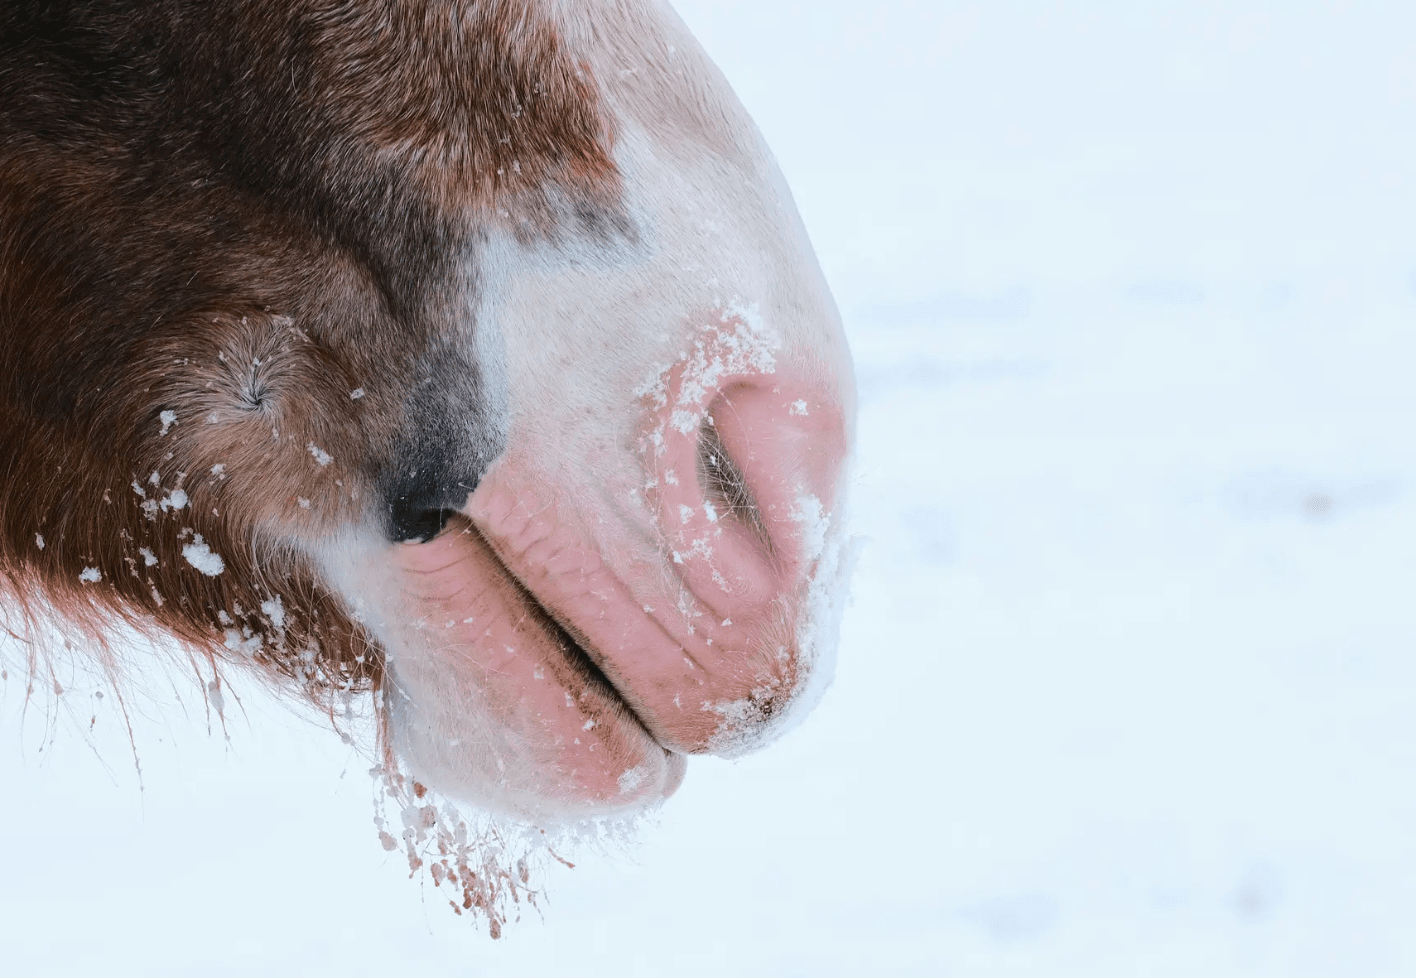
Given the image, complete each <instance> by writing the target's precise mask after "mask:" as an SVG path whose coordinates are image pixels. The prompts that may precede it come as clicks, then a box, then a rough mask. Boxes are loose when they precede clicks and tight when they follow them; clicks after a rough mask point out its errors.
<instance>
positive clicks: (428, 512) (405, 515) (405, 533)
mask: <svg viewBox="0 0 1416 978" xmlns="http://www.w3.org/2000/svg"><path fill="white" fill-rule="evenodd" d="M388 510H389V514H388V515H389V519H388V536H389V539H390V540H392V541H393V542H394V543H427V542H428V541H429V540H431V539H432V538H433V537H435V536H437V535H438V534H439V533H441V532H442V531H443V527H445V526H447V521H448V518H449V517H451V516H452V514H453V512H454V511H453V510H450V509H427V508H426V507H422V506H415V505H413V504H412V503H410V502H409V501H408V500H406V499H400V500H397V501H396V502H393V503H390V504H389V507H388Z"/></svg>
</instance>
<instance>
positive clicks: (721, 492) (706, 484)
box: [698, 414, 772, 552]
mask: <svg viewBox="0 0 1416 978" xmlns="http://www.w3.org/2000/svg"><path fill="white" fill-rule="evenodd" d="M698 484H699V485H700V486H702V487H703V494H704V496H705V497H706V501H707V502H708V504H709V505H710V506H713V507H714V509H715V513H714V516H715V517H716V518H719V519H721V518H727V519H731V520H735V521H736V522H738V523H739V524H741V525H742V526H744V527H745V528H747V530H749V531H750V532H751V533H752V535H753V536H754V537H756V538H757V540H758V542H760V543H761V544H762V545H763V546H764V547H765V548H766V549H767V550H768V551H769V552H770V550H771V549H772V541H771V538H770V537H769V536H768V533H767V528H766V527H765V526H763V525H762V514H761V512H760V511H759V510H758V508H757V503H756V501H755V500H754V499H753V498H752V490H751V489H750V488H749V487H748V485H747V479H746V478H745V477H744V476H743V474H742V470H741V469H740V468H738V465H737V463H736V462H735V461H733V458H732V456H731V455H729V454H728V451H727V449H726V448H724V447H723V439H722V436H721V435H719V433H718V426H717V424H716V423H715V422H714V420H713V416H712V415H711V414H710V415H708V416H707V417H706V418H705V419H704V420H703V424H702V426H701V427H700V428H699V430H698Z"/></svg>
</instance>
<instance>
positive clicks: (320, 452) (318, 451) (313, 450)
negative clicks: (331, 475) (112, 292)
mask: <svg viewBox="0 0 1416 978" xmlns="http://www.w3.org/2000/svg"><path fill="white" fill-rule="evenodd" d="M305 449H306V450H307V451H308V452H309V453H310V454H311V455H313V456H314V457H315V461H316V462H318V463H319V464H320V467H321V468H324V467H325V466H326V465H328V464H329V463H330V462H333V461H334V457H333V456H332V455H330V454H329V452H327V451H325V450H324V449H323V448H321V447H320V446H318V445H316V444H315V443H314V442H310V443H309V444H308V445H306V446H305Z"/></svg>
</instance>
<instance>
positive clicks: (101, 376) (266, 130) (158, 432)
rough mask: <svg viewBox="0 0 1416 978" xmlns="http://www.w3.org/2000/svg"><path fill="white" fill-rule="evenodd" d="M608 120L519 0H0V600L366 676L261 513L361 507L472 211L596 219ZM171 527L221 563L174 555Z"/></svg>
mask: <svg viewBox="0 0 1416 978" xmlns="http://www.w3.org/2000/svg"><path fill="white" fill-rule="evenodd" d="M612 140H613V132H612V131H611V129H610V126H609V124H608V123H607V121H606V119H605V117H604V114H603V112H602V111H601V110H600V108H599V105H598V101H597V96H596V88H595V80H594V78H593V77H592V76H591V74H590V72H589V70H588V68H587V67H586V66H585V65H583V64H577V63H575V62H574V61H573V60H572V59H571V58H569V57H568V56H567V54H566V53H565V51H564V50H563V49H562V46H561V44H560V42H559V40H558V38H557V36H556V33H555V31H554V30H553V29H552V27H551V25H550V24H549V23H548V22H546V20H545V19H544V18H543V17H541V16H540V15H538V14H537V12H536V9H535V5H534V4H533V3H532V2H531V0H497V2H490V3H487V2H482V3H473V2H471V0H288V2H272V0H222V2H217V0H110V2H104V0H71V2H67V3H64V2H55V3H41V2H34V0H7V2H6V3H5V4H4V8H3V10H2V11H0V472H3V478H4V480H5V483H4V488H3V492H0V574H3V575H4V578H5V580H6V582H7V590H8V591H9V592H10V595H11V596H12V598H13V599H15V600H18V601H20V602H22V603H23V602H27V601H34V600H38V599H39V598H40V597H42V598H43V599H44V600H45V601H46V602H47V603H48V604H49V605H50V606H52V607H54V608H56V609H57V610H58V611H59V612H61V613H62V614H64V615H66V616H68V617H70V618H71V619H74V620H76V621H78V622H80V623H82V624H84V625H85V626H86V627H89V628H90V629H91V630H93V631H95V632H98V631H101V629H102V627H103V623H104V622H106V621H108V620H111V618H112V617H113V616H117V617H119V618H122V619H126V620H127V621H129V622H131V623H133V624H135V625H137V626H138V627H139V628H140V629H144V630H148V631H151V632H158V631H166V632H169V633H172V634H175V635H176V636H178V637H179V638H181V639H182V640H184V641H186V642H188V643H191V644H192V645H194V646H196V647H198V648H201V649H204V650H207V651H208V652H209V654H211V655H213V656H219V657H224V658H226V659H227V660H230V661H236V662H241V663H255V664H257V665H259V666H260V667H262V668H264V669H265V670H268V671H269V673H270V674H272V675H273V676H275V677H279V678H281V679H284V680H290V681H295V682H296V683H298V684H299V685H300V686H301V687H302V688H303V689H304V690H305V691H306V692H307V693H309V694H310V695H311V696H313V697H314V698H315V699H316V700H320V699H322V698H323V697H324V696H325V694H326V693H327V692H329V691H330V690H332V689H339V688H344V689H349V688H355V689H362V688H369V687H372V686H377V684H378V683H379V681H380V676H381V667H382V666H381V661H380V656H379V652H378V650H377V648H376V647H374V646H373V644H372V643H371V642H370V640H369V639H368V638H367V637H366V636H364V635H363V633H362V632H361V630H360V628H359V627H358V626H357V624H356V623H354V622H353V621H352V620H351V619H350V618H349V617H348V615H347V614H346V613H345V610H344V609H343V608H342V606H341V604H340V602H339V600H338V599H337V598H336V597H334V596H333V595H332V593H331V592H330V591H328V590H327V589H326V588H325V587H324V586H323V585H322V584H321V583H320V581H319V579H318V577H317V575H316V574H315V572H314V570H313V567H312V565H311V562H310V559H309V557H308V555H307V553H306V552H305V551H304V550H302V548H300V547H297V546H292V545H290V544H289V543H288V541H290V540H292V539H295V540H305V541H318V540H319V539H320V537H321V535H322V534H324V533H327V532H329V531H330V529H331V528H332V527H333V526H335V525H337V524H339V523H341V522H345V523H347V522H348V521H350V520H357V519H360V518H363V517H366V516H367V515H368V514H369V513H371V512H373V511H374V510H375V509H376V508H377V506H378V505H379V495H380V493H381V492H384V491H385V490H386V488H387V486H388V484H389V480H390V479H391V478H393V476H391V475H390V474H389V473H390V471H391V468H392V467H394V466H395V465H396V463H398V460H399V453H400V451H401V450H402V446H404V445H405V443H406V442H407V440H408V438H409V437H410V436H409V433H408V432H409V426H410V425H411V424H413V423H414V422H413V421H412V420H411V415H412V414H413V413H414V412H415V405H412V404H411V402H410V400H409V394H408V392H409V391H410V390H416V389H417V388H418V385H419V384H420V383H424V382H425V381H426V380H427V376H428V375H427V370H428V369H429V368H428V362H429V360H430V359H431V358H434V357H436V356H437V355H438V351H439V350H440V337H441V336H443V335H445V334H446V332H447V330H449V329H450V328H452V327H451V326H449V323H450V322H452V323H454V324H455V325H456V328H459V329H464V330H465V329H468V328H474V327H475V324H472V323H469V322H466V321H465V320H466V318H467V313H466V311H465V310H466V309H467V308H469V302H468V297H469V296H472V295H475V293H476V289H477V282H476V279H475V274H474V273H473V272H471V271H469V270H468V269H469V267H471V266H470V265H469V263H467V262H466V261H461V260H459V259H460V258H465V257H466V256H468V255H469V254H471V253H475V250H476V247H477V242H478V237H479V234H480V233H481V231H480V229H482V228H485V227H487V226H489V225H491V224H499V225H504V226H509V227H510V228H511V229H512V230H513V231H514V232H516V233H518V234H520V235H522V236H534V235H545V234H555V233H557V229H558V226H559V224H561V223H563V222H565V221H567V220H570V221H575V222H578V225H579V227H581V228H582V229H583V228H586V227H588V228H591V229H593V228H594V227H595V226H596V225H598V224H609V225H614V224H615V223H616V221H617V219H616V218H615V216H614V215H615V213H616V201H617V198H618V194H619V182H618V175H617V173H616V172H615V168H614V165H613V163H612V161H611V156H610V150H611V146H612ZM459 315H460V316H461V317H462V319H463V320H464V321H462V322H460V323H457V322H456V321H457V319H458V316H459ZM469 369H472V370H474V372H475V365H474V366H473V367H472V368H469ZM356 390H362V392H363V394H362V396H361V397H357V398H356V397H354V396H352V393H353V392H354V391H356ZM164 412H172V415H175V421H171V420H170V418H171V415H167V416H166V417H167V418H168V419H169V420H168V421H164V417H165V416H164ZM322 455H323V456H327V457H328V458H329V459H330V461H329V462H328V463H327V464H321V461H320V457H321V456H322ZM175 490H181V491H182V492H184V493H186V495H187V498H188V502H187V504H186V505H185V507H182V508H174V506H173V505H172V502H173V499H174V496H173V492H174V491H175ZM176 498H178V499H180V497H176ZM164 502H165V503H166V505H164ZM198 537H200V542H201V543H202V544H203V545H205V546H206V547H208V548H209V549H210V550H211V551H212V552H215V553H217V554H219V555H220V556H221V559H222V561H223V562H224V570H223V571H222V572H221V573H220V574H217V575H216V576H208V575H206V574H204V573H202V572H200V571H199V570H198V569H197V568H196V567H194V566H193V565H192V564H191V563H190V562H189V561H188V560H187V559H186V558H185V557H184V556H183V549H184V547H188V546H192V545H194V544H195V543H196V542H197V538H198ZM40 538H42V540H43V546H42V547H41V546H40V544H39V539H40ZM145 551H146V553H147V554H151V556H152V558H154V559H155V562H154V561H153V560H151V559H149V558H148V557H147V556H146V555H145ZM90 569H92V570H90ZM94 570H96V571H97V572H98V573H99V574H100V575H101V579H99V580H97V581H92V580H81V576H84V577H87V578H92V576H93V571H94ZM276 599H279V602H280V605H279V607H280V610H279V611H276V610H275V605H274V604H273V602H274V601H275V600H276ZM263 606H265V610H263Z"/></svg>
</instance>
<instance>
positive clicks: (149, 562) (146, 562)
mask: <svg viewBox="0 0 1416 978" xmlns="http://www.w3.org/2000/svg"><path fill="white" fill-rule="evenodd" d="M138 553H139V554H141V555H142V558H143V566H144V567H156V566H157V554H155V553H153V552H152V551H151V550H149V549H148V548H147V547H139V548H138Z"/></svg>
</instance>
